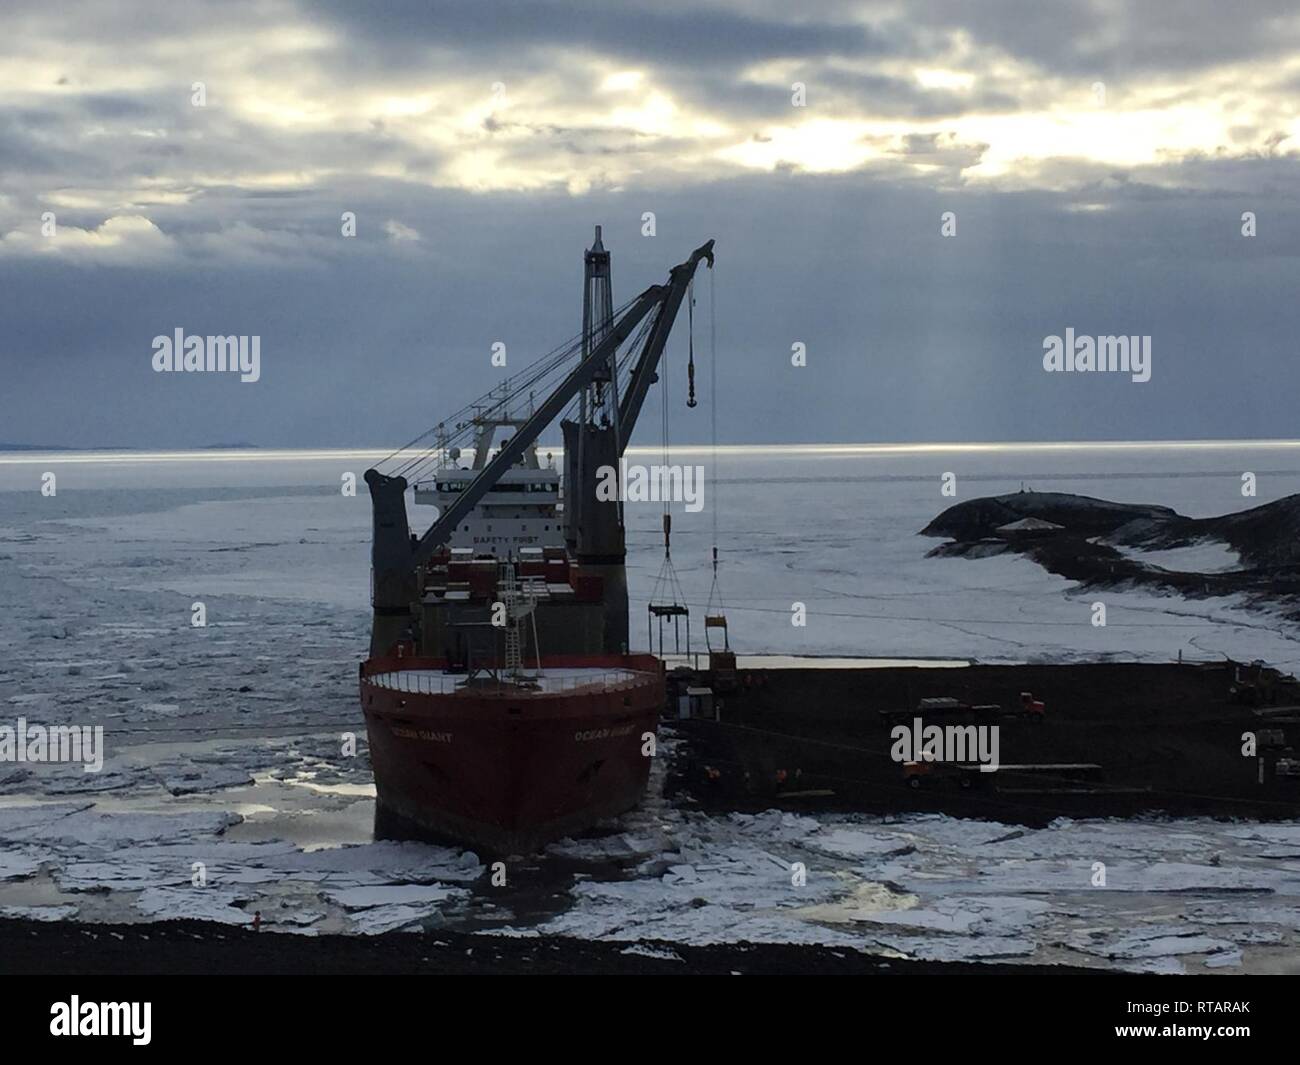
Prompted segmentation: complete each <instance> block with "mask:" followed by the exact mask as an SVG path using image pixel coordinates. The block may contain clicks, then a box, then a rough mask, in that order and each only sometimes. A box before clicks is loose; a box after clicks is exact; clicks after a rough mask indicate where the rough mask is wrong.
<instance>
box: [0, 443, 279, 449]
mask: <svg viewBox="0 0 1300 1065" xmlns="http://www.w3.org/2000/svg"><path fill="white" fill-rule="evenodd" d="M261 446H262V445H261V444H250V443H247V442H246V441H240V442H239V443H235V444H203V445H201V446H199V447H196V448H190V449H186V448H177V449H173V450H180V451H185V450H193V451H255V450H257V449H258V448H260V447H261ZM142 450H145V449H144V448H138V447H120V446H116V445H109V446H100V447H69V446H68V445H67V444H8V443H5V442H4V441H0V451H142Z"/></svg>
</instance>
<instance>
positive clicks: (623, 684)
mask: <svg viewBox="0 0 1300 1065" xmlns="http://www.w3.org/2000/svg"><path fill="white" fill-rule="evenodd" d="M527 672H528V677H529V679H530V680H532V681H533V682H534V683H536V684H537V689H536V692H537V693H539V694H543V695H552V694H557V693H560V692H574V691H587V690H595V691H612V690H615V689H619V688H631V687H636V686H638V685H641V684H646V683H648V682H651V681H654V680H656V679H657V678H656V677H655V675H654V674H653V673H646V672H641V671H638V670H635V669H620V668H599V667H590V666H550V667H546V668H544V669H542V670H541V671H540V672H539V671H537V670H529V671H527ZM366 682H367V683H369V684H373V685H375V686H376V687H378V688H388V689H389V690H391V691H402V692H411V693H420V694H425V695H455V694H456V693H457V692H461V691H463V692H465V693H466V694H470V693H473V694H478V695H484V694H492V693H493V692H494V691H495V690H496V688H495V686H494V685H493V684H492V683H491V681H490V680H484V681H482V682H480V683H479V684H476V685H474V686H472V687H466V677H465V674H464V673H446V672H444V671H443V670H440V669H396V670H388V671H385V672H382V673H372V674H370V675H369V676H367V677H366ZM501 687H502V689H506V690H510V691H512V692H513V691H517V689H515V688H514V687H513V686H512V685H509V684H507V683H504V682H503V683H502V685H501Z"/></svg>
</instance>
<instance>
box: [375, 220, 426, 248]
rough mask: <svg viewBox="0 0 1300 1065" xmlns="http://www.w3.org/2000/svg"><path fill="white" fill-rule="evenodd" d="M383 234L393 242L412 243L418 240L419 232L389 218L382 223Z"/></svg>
mask: <svg viewBox="0 0 1300 1065" xmlns="http://www.w3.org/2000/svg"><path fill="white" fill-rule="evenodd" d="M384 232H385V233H387V234H388V239H389V240H394V241H399V242H400V241H412V240H419V239H420V232H419V230H417V229H412V228H411V227H410V226H404V225H402V223H401V222H399V221H397V219H395V218H390V219H389V220H388V221H387V222H385V223H384Z"/></svg>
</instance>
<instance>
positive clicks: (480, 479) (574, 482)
mask: <svg viewBox="0 0 1300 1065" xmlns="http://www.w3.org/2000/svg"><path fill="white" fill-rule="evenodd" d="M596 243H597V246H599V244H600V241H599V236H598V238H597V242H596ZM593 250H594V249H593ZM600 250H601V251H603V249H600ZM701 262H707V263H708V265H709V267H710V268H712V266H713V241H712V240H710V241H707V242H706V243H704V244H702V245H700V247H698V248H696V249H695V250H694V251H693V252H691V254H690V256H689V257H688V258H687V259H686V260H685V261H684V262H682V263H679V264H678V265H677V266H675V267H673V268H672V270H671V272H670V274H669V279H668V282H667V283H666V284H660V285H651V286H650V287H649V288H647V289H645V290H644V291H643V292H641V293H640V294H639V295H638V296H637V297H636V298H634V299H633V300H631V301H630V302H629V303H628V304H627V305H626V306H625V307H624V308H622V309H621V311H620V312H619V313H618V314H617V315H615V316H613V317H612V319H611V320H609V321H608V326H607V328H606V327H604V326H603V325H602V328H601V329H600V331H599V334H598V335H599V339H595V338H594V337H593V336H592V334H591V328H590V323H584V330H583V333H582V334H581V337H580V339H579V340H578V341H577V343H575V344H572V345H570V346H568V347H565V348H561V349H557V352H558V354H556V353H552V355H550V356H546V357H544V358H543V359H542V360H539V364H544V368H546V367H549V368H550V369H548V370H547V372H550V370H553V369H554V368H556V367H558V366H562V365H564V363H565V362H566V361H567V359H569V358H571V357H573V356H574V355H577V356H579V358H578V362H577V365H576V366H574V367H573V368H572V370H570V371H569V372H568V373H567V375H566V376H565V377H564V378H563V380H561V381H560V383H559V384H558V385H556V386H555V387H554V388H553V389H552V390H551V391H550V393H549V394H548V395H546V397H545V398H544V399H543V400H541V402H540V403H537V404H536V406H535V409H534V410H533V411H532V413H531V414H530V415H529V416H528V417H527V418H526V419H523V420H522V422H521V423H519V424H518V425H517V426H516V427H515V430H514V432H513V434H512V435H511V437H510V439H509V440H506V441H504V442H503V443H502V444H501V445H500V447H499V449H498V450H497V452H496V454H495V456H493V457H492V459H491V460H490V461H488V462H486V463H485V464H484V465H483V467H482V468H481V470H479V472H478V474H477V476H476V477H475V478H474V479H473V480H472V481H470V482H469V483H468V484H467V485H466V486H465V488H464V490H463V491H461V492H459V493H458V495H457V498H456V500H455V501H454V502H453V503H451V504H450V505H449V506H448V507H447V508H446V509H445V510H444V511H443V512H442V513H441V514H440V515H439V517H438V518H437V520H436V521H434V523H433V524H432V525H431V526H430V527H429V528H428V529H426V530H425V531H424V532H423V533H421V534H418V535H414V534H412V531H411V528H410V523H409V520H408V517H407V511H406V489H407V487H408V484H409V483H411V481H410V479H412V478H414V476H415V471H418V470H419V469H420V468H422V464H425V463H428V462H430V461H434V460H433V458H432V456H434V455H435V454H436V453H438V450H439V447H440V446H445V445H446V443H448V438H447V434H446V431H445V424H446V422H447V421H451V422H453V423H455V421H456V416H455V415H453V416H452V417H451V418H448V419H445V420H444V422H443V423H440V426H439V427H435V429H434V430H430V431H429V432H428V433H425V434H422V435H421V436H420V437H417V438H416V440H414V441H412V442H411V444H409V445H407V447H406V448H403V449H400V450H399V451H398V452H395V453H394V455H392V456H389V459H388V460H385V463H381V464H380V465H386V464H387V463H388V462H390V461H394V460H396V462H397V465H396V467H395V468H393V469H391V470H390V472H387V473H384V472H381V471H380V470H379V469H378V468H377V467H376V468H372V469H369V470H367V471H366V473H365V480H366V484H367V486H368V487H369V489H370V500H371V510H372V520H373V540H372V547H371V563H372V604H373V625H372V629H371V639H370V653H371V654H372V655H382V654H385V653H387V652H388V651H389V650H390V649H391V648H392V647H394V646H395V645H397V644H399V643H401V642H402V641H403V640H405V639H408V638H409V634H410V632H411V630H412V627H413V620H412V618H413V614H412V604H413V603H414V602H415V601H416V600H417V599H418V597H419V591H418V586H419V572H420V570H421V567H423V566H425V565H426V564H427V563H429V561H430V560H431V559H432V557H433V556H434V554H435V553H436V552H437V551H438V550H439V549H440V548H442V547H443V546H444V545H445V544H446V543H447V542H448V540H449V539H450V538H451V536H452V533H453V532H454V530H455V529H456V528H457V526H458V524H459V523H461V522H462V521H463V520H464V519H465V518H466V517H467V516H468V515H469V514H470V513H471V511H473V509H474V507H475V506H476V505H477V504H478V503H479V502H480V501H481V500H482V499H483V497H484V495H486V493H487V492H488V491H490V490H491V489H492V488H493V486H494V485H496V484H497V482H498V481H499V480H500V479H501V477H502V476H503V475H504V474H505V473H506V472H507V471H509V470H510V469H511V468H512V467H513V466H514V465H515V464H516V463H517V462H518V461H519V459H520V457H521V456H523V455H524V453H525V451H526V450H527V449H528V448H529V447H531V446H532V445H533V444H534V443H535V442H536V440H537V438H538V436H539V435H540V434H541V433H542V432H543V431H544V430H545V429H546V428H547V426H549V425H550V424H551V423H552V422H553V421H555V419H556V418H557V417H559V416H560V415H561V414H562V413H563V412H564V411H565V409H566V408H567V407H568V406H569V405H570V404H571V403H572V402H573V401H575V400H578V402H579V404H582V403H583V402H584V399H585V398H586V397H588V396H592V397H595V398H593V401H597V399H598V401H599V402H601V403H603V404H605V405H607V406H608V407H610V408H611V415H612V416H611V417H609V418H608V419H601V421H600V422H599V423H596V422H593V421H590V420H588V419H586V418H583V417H580V420H579V421H578V422H573V421H567V420H566V421H565V422H564V423H563V426H562V428H563V430H564V437H565V441H564V443H565V447H564V451H565V456H564V462H565V474H566V477H565V495H566V509H565V521H566V531H565V536H566V540H567V541H568V542H569V544H570V545H571V548H572V551H573V555H574V557H575V559H576V560H577V562H578V563H579V564H580V565H581V566H582V567H583V568H584V570H588V571H590V572H592V573H594V574H595V575H597V576H600V577H601V578H603V579H604V582H605V589H606V592H605V624H604V643H605V647H604V650H605V651H608V652H611V653H619V652H623V651H626V649H627V643H628V637H627V583H626V575H625V572H624V561H625V558H626V547H625V541H624V529H623V520H622V511H621V507H620V505H619V504H618V503H617V502H605V501H601V500H599V497H598V496H597V493H596V486H597V483H598V471H599V470H600V469H601V468H602V467H608V468H613V469H614V470H618V469H619V468H620V463H619V460H620V459H621V458H622V455H623V452H624V451H625V450H626V447H627V442H628V440H629V439H630V437H631V435H632V432H633V429H634V428H635V426H636V422H637V419H638V417H639V416H640V413H641V408H642V405H643V404H644V402H645V398H646V394H647V392H648V391H649V389H650V385H651V384H652V383H653V382H654V381H655V380H657V376H656V370H657V368H658V366H659V362H660V359H661V357H662V355H663V352H664V348H665V345H666V344H667V342H668V337H669V334H670V332H671V330H672V327H673V322H674V321H675V319H676V317H677V313H678V310H679V309H680V307H681V304H682V300H683V299H684V298H685V297H686V295H687V291H688V289H689V287H690V285H691V281H692V280H693V278H694V276H695V272H696V269H697V267H698V266H699V264H700V263H701ZM602 317H603V316H602ZM629 340H632V342H633V346H632V350H631V351H630V352H629V353H628V354H627V355H626V357H625V359H620V355H619V349H620V348H621V347H622V346H623V345H624V344H625V343H627V342H628V341H629ZM624 361H625V362H626V364H627V365H628V367H629V371H628V376H627V381H626V384H624V385H623V386H622V387H620V385H619V382H618V379H617V377H618V370H619V367H620V364H621V363H622V362H624ZM536 365H538V364H535V366H536ZM532 369H533V368H529V369H527V370H524V371H522V372H521V374H520V377H522V378H524V379H525V381H526V382H527V383H533V382H534V381H536V380H538V379H539V378H540V376H541V371H540V370H539V371H537V372H536V373H533V374H532V375H531V376H530V370H532ZM508 385H509V383H508ZM593 385H597V386H599V387H598V388H596V389H595V390H594V392H592V391H589V390H590V389H591V387H592V386H593ZM520 387H527V385H526V384H525V385H522V386H520ZM517 391H518V390H517V389H516V388H513V387H507V389H506V391H505V393H504V394H494V393H495V390H494V393H490V394H489V396H488V397H485V399H486V401H487V403H488V406H489V408H490V409H492V410H497V411H501V412H502V413H503V414H504V413H506V410H505V407H506V404H507V403H508V402H509V398H510V395H511V394H512V393H517ZM597 394H598V396H597ZM435 433H439V434H440V435H439V436H438V438H437V446H433V447H429V448H428V449H427V450H419V449H418V448H416V445H419V444H420V443H421V442H422V441H424V440H426V439H430V438H433V437H434V434H435ZM413 449H414V452H413ZM443 453H444V454H445V452H443ZM476 465H477V462H476Z"/></svg>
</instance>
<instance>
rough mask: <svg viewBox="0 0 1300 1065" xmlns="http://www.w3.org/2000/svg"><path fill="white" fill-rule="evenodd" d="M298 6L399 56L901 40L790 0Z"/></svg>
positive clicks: (803, 52) (691, 53) (646, 52)
mask: <svg viewBox="0 0 1300 1065" xmlns="http://www.w3.org/2000/svg"><path fill="white" fill-rule="evenodd" d="M307 10H309V11H311V12H312V13H313V14H317V13H322V12H328V13H329V14H328V16H327V17H331V18H332V19H333V20H334V21H335V22H336V23H337V24H338V25H339V26H341V27H343V28H344V29H345V30H346V32H347V34H348V35H349V36H350V37H352V38H354V39H358V40H360V41H363V42H367V43H369V44H372V45H377V46H379V47H381V48H382V49H383V50H384V51H385V52H386V53H387V52H388V51H389V50H390V49H392V50H395V51H396V52H397V53H398V54H399V55H404V56H406V57H407V58H408V59H410V58H412V57H413V56H414V55H415V54H416V53H415V52H414V50H415V49H419V48H421V47H424V48H455V49H463V48H470V49H479V50H484V51H489V52H491V53H493V54H494V55H497V56H501V55H503V54H504V55H507V56H508V55H513V54H519V53H526V52H529V51H532V50H535V49H539V48H551V49H554V48H562V49H573V48H582V49H588V50H592V51H598V52H600V53H601V54H604V55H610V56H618V57H621V58H624V59H638V58H639V59H654V60H657V61H662V62H664V63H667V64H671V65H687V64H697V63H698V64H704V65H706V66H707V65H709V64H718V65H722V66H734V65H736V64H751V63H755V62H760V61H762V60H764V59H772V58H777V57H791V56H793V57H799V56H809V57H812V56H817V57H822V56H871V55H887V54H894V53H896V52H898V51H899V50H900V42H899V41H898V40H896V39H893V38H892V36H890V35H886V34H884V33H879V32H877V31H874V30H871V29H869V28H867V27H865V26H862V25H859V24H854V23H853V22H850V21H842V22H831V23H824V22H823V23H817V22H807V21H803V20H802V19H801V18H800V17H799V13H798V12H797V10H795V9H794V8H792V9H791V11H790V14H791V15H792V16H793V17H791V18H786V19H772V18H760V17H755V16H752V15H747V14H745V13H743V12H742V11H725V10H710V9H708V8H707V7H703V6H697V7H695V8H681V9H677V10H673V9H672V8H671V7H669V6H668V5H648V6H644V7H643V6H639V5H635V4H611V3H604V2H590V0H567V2H560V0H466V2H461V3H447V2H434V3H428V2H422V0H393V2H391V3H385V4H381V5H358V4H355V3H350V2H349V0H326V2H325V3H322V4H311V5H309V7H308V9H307ZM897 32H898V34H899V36H902V31H901V30H899V31H897Z"/></svg>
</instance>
